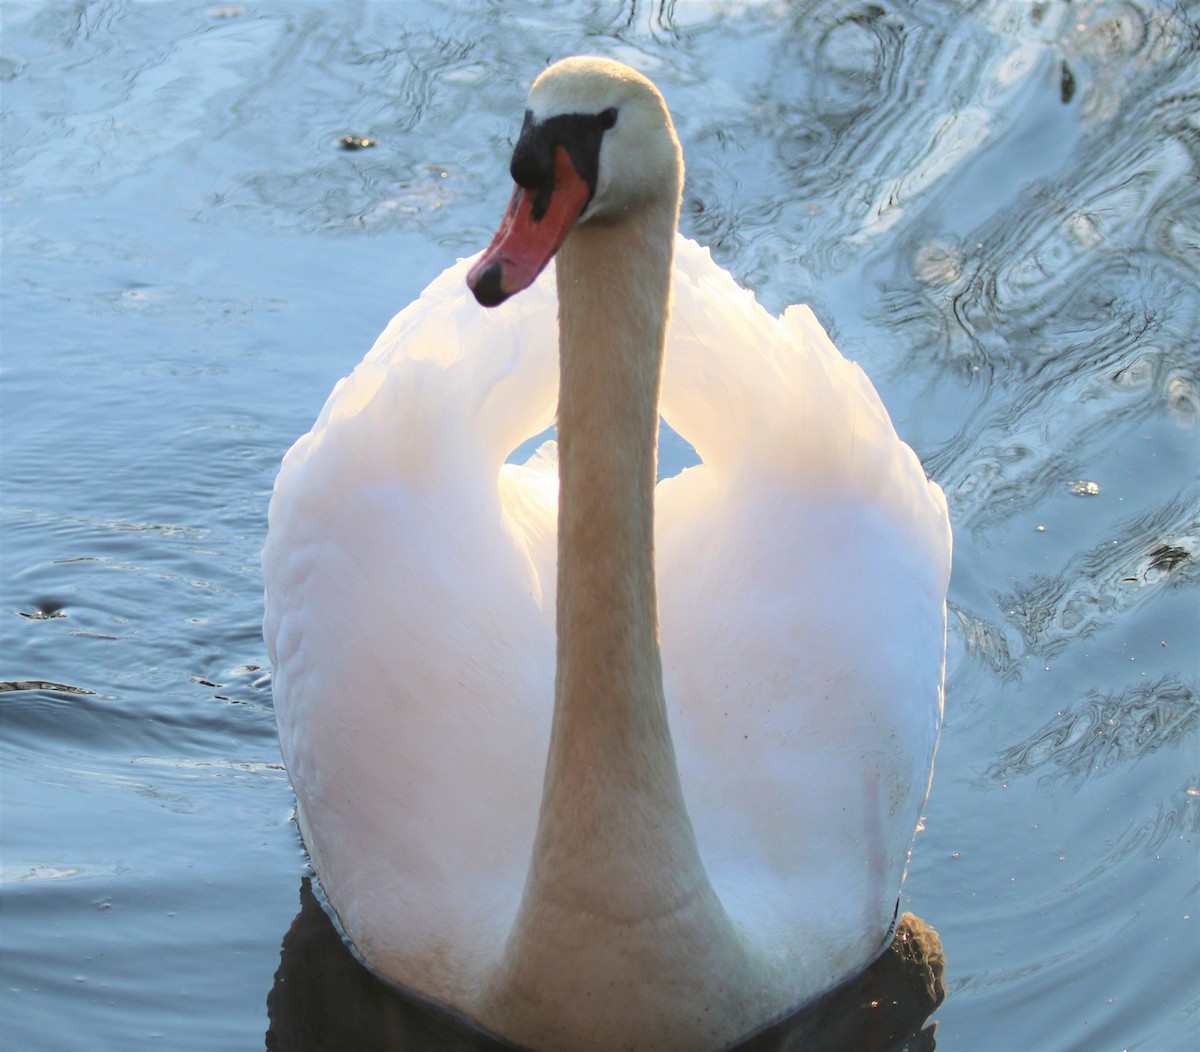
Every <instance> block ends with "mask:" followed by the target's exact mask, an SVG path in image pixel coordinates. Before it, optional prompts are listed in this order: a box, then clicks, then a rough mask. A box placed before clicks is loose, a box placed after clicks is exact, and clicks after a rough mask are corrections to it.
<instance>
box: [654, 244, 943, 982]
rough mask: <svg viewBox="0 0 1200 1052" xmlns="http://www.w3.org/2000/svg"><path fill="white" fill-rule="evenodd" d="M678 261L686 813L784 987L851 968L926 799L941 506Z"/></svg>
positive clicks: (811, 339)
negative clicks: (691, 462)
mask: <svg viewBox="0 0 1200 1052" xmlns="http://www.w3.org/2000/svg"><path fill="white" fill-rule="evenodd" d="M677 258H678V261H679V262H678V270H677V274H676V280H675V298H674V306H673V314H672V322H671V324H672V331H671V337H670V341H669V345H668V351H667V362H666V370H665V376H664V381H663V413H664V416H665V417H666V418H667V421H668V423H670V424H671V425H672V426H673V427H674V428H675V429H676V430H677V431H679V433H680V434H681V435H682V436H683V437H684V438H686V439H688V440H689V441H690V442H691V443H692V444H693V445H694V446H695V447H696V449H697V451H698V452H699V453H700V454H701V456H702V457H703V459H704V463H703V464H702V465H700V466H698V467H695V468H692V469H689V470H688V471H685V472H684V473H683V474H682V475H680V476H678V477H676V478H674V479H669V480H666V481H664V482H663V483H661V484H660V486H659V489H658V492H657V495H656V515H657V523H658V527H657V528H658V533H657V545H658V576H659V583H660V607H661V631H662V647H663V661H664V671H665V677H666V685H667V693H668V701H669V704H670V705H671V719H672V727H673V731H674V734H675V739H676V746H677V752H678V755H679V763H680V772H681V777H682V779H683V782H684V791H685V794H686V798H687V801H688V807H689V811H690V813H691V816H692V819H693V824H694V826H695V828H696V834H697V838H698V841H699V845H700V849H701V853H702V855H703V857H704V861H705V864H706V866H707V868H708V870H709V873H710V875H711V876H712V878H713V881H714V884H715V885H716V887H717V890H718V892H719V894H720V895H721V898H722V901H723V902H725V903H726V906H727V908H728V909H729V911H730V913H731V915H732V916H733V917H734V918H735V920H737V921H738V922H739V923H741V924H742V925H743V926H744V928H745V930H746V931H747V932H748V933H750V934H752V936H753V937H754V938H755V939H756V941H759V942H760V943H765V944H766V945H767V946H768V948H772V949H773V950H775V951H776V952H777V953H778V954H779V955H781V959H786V960H789V961H790V962H791V965H790V966H795V967H802V966H804V958H805V954H815V955H816V956H815V958H814V960H815V961H816V962H817V964H816V965H814V966H819V967H826V966H828V964H829V962H830V961H833V962H836V961H838V960H839V959H840V960H843V961H844V962H846V968H847V969H852V968H854V967H858V966H860V965H861V964H862V963H863V962H864V961H865V959H867V958H869V956H870V954H871V953H873V952H874V951H875V950H876V949H878V947H879V944H880V941H881V940H882V939H883V937H884V934H885V932H886V930H887V926H888V924H889V923H890V921H891V919H892V909H893V906H894V904H895V901H896V894H897V891H898V889H899V885H900V882H901V879H902V875H903V871H904V867H905V865H906V860H907V853H908V850H909V847H910V845H911V842H912V838H913V834H914V830H915V828H916V826H917V822H918V818H919V814H920V809H921V807H922V805H923V803H924V800H925V797H926V794H927V792H928V788H929V779H930V768H931V764H932V760H933V752H934V748H935V745H936V741H937V735H938V730H939V726H940V720H941V707H942V674H943V664H944V650H945V594H946V583H947V579H948V575H949V556H950V533H949V524H948V521H947V518H946V510H945V501H944V499H943V497H942V494H941V491H940V490H939V489H938V488H937V487H936V486H935V485H933V484H932V483H929V482H928V481H927V480H926V477H925V474H924V472H923V470H922V469H921V466H920V464H919V462H918V461H917V458H916V457H915V455H914V454H913V453H912V451H911V449H909V448H908V447H907V446H905V445H904V444H903V443H902V442H900V440H899V439H898V438H897V437H896V434H895V431H894V430H893V428H892V426H891V423H890V420H889V419H888V416H887V413H886V412H885V411H884V409H883V406H882V405H881V403H880V402H879V399H878V396H877V395H876V394H875V391H874V389H873V388H872V387H871V385H870V383H869V381H868V380H867V378H866V377H865V375H863V373H862V371H861V370H860V369H859V368H858V367H857V366H855V365H853V364H852V363H850V362H847V361H846V360H845V359H844V358H842V356H841V355H840V354H839V353H838V352H837V351H836V349H834V347H833V345H832V344H831V343H830V342H829V339H828V337H827V336H826V335H825V332H824V330H823V329H822V328H821V326H820V325H819V323H817V321H816V319H815V318H814V317H813V316H812V313H811V311H808V309H807V308H792V309H791V310H790V311H789V312H788V313H787V314H785V316H784V317H783V318H782V319H777V318H773V317H771V316H770V315H768V314H767V313H766V312H765V311H764V310H762V308H761V307H759V306H758V304H757V303H756V302H755V301H754V298H753V296H752V295H751V294H750V293H748V292H745V291H744V290H742V289H739V288H738V287H737V286H736V285H735V284H734V283H733V281H732V279H731V278H730V277H729V276H728V275H727V274H726V273H725V272H724V271H721V270H720V269H719V268H717V267H716V266H715V265H714V264H713V263H712V261H711V259H710V258H709V257H708V254H707V252H705V251H703V250H700V249H698V248H697V247H696V246H695V245H693V244H692V243H691V242H687V241H684V240H683V239H680V243H679V245H678V249H677ZM813 940H817V941H819V942H821V943H823V946H822V947H821V948H820V949H816V948H815V943H814V942H813ZM839 947H840V949H839ZM833 978H834V979H836V978H838V977H837V976H834V977H833Z"/></svg>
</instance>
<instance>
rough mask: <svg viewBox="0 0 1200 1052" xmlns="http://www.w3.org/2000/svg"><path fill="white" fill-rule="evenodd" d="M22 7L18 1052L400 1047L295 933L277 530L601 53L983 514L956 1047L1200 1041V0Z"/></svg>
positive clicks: (955, 601)
mask: <svg viewBox="0 0 1200 1052" xmlns="http://www.w3.org/2000/svg"><path fill="white" fill-rule="evenodd" d="M0 13H2V17H3V37H2V40H0V88H2V91H3V96H2V102H0V106H2V110H3V114H2V116H3V124H2V127H0V135H2V149H3V153H2V161H0V171H2V176H3V198H2V207H3V233H4V242H3V257H2V260H0V263H2V276H0V291H2V295H3V298H2V302H0V307H2V315H0V325H2V329H0V338H2V341H3V342H2V353H3V359H2V367H3V372H2V374H0V399H2V406H0V408H2V413H3V416H2V424H0V427H2V432H0V441H2V443H3V445H2V460H0V472H2V485H3V489H2V491H0V511H2V515H3V518H2V529H3V533H2V538H0V541H2V549H0V553H2V555H0V557H2V559H3V568H2V573H0V583H2V586H3V592H2V594H0V678H2V680H3V683H0V686H3V688H4V690H3V691H0V764H2V771H3V775H2V777H3V781H2V783H0V791H2V793H3V813H2V823H3V824H2V826H0V878H2V883H0V895H2V899H0V907H2V912H0V950H2V958H0V998H2V1000H0V1046H2V1047H4V1048H6V1049H9V1048H11V1049H47V1050H59V1049H123V1050H124V1049H142V1048H164V1049H171V1050H188V1049H196V1050H212V1049H245V1048H257V1047H263V1046H264V1043H265V1044H266V1045H267V1047H272V1048H284V1047H287V1048H301V1047H310V1048H320V1047H330V1048H338V1047H342V1048H351V1047H360V1048H368V1047H380V1048H386V1047H400V1046H398V1045H394V1044H393V1045H389V1043H388V1040H387V1039H385V1038H384V1037H381V1036H380V1035H383V1034H387V1033H389V1032H391V1031H389V1029H388V1028H389V1027H390V1026H391V1025H392V1024H391V1023H390V1022H388V1018H390V1017H388V1016H387V1011H386V1010H383V1009H378V1005H379V1004H380V1003H381V999H383V1000H386V998H384V995H383V994H381V993H380V992H379V991H378V990H376V989H375V988H373V987H371V986H370V984H369V979H368V977H366V973H364V972H362V971H361V969H360V970H358V971H357V972H356V971H355V970H354V969H355V968H356V967H357V966H355V965H354V964H353V962H352V961H350V960H349V959H348V958H344V959H343V958H337V950H338V944H337V942H336V939H335V938H334V939H332V943H331V941H330V939H329V938H327V937H321V936H320V931H319V929H320V917H321V914H320V912H319V910H316V912H315V915H316V917H317V920H316V921H314V924H315V925H316V927H315V928H306V929H304V931H306V932H310V933H311V932H317V934H310V935H304V934H303V933H301V934H297V932H300V930H301V929H300V927H299V925H297V927H296V928H293V920H294V919H296V917H297V910H298V907H299V902H300V899H299V896H300V894H301V892H302V890H303V891H304V893H305V895H306V896H307V898H308V901H309V905H310V907H311V908H310V910H309V913H310V914H312V911H313V909H315V906H314V904H313V903H312V901H311V896H310V895H309V892H308V890H307V886H306V885H304V886H302V881H303V880H304V878H305V876H306V874H307V869H306V863H305V857H304V853H303V849H302V847H301V845H300V842H299V838H298V836H297V833H296V829H295V826H294V824H293V822H292V821H291V808H292V797H291V792H290V789H289V787H288V783H287V779H286V775H285V773H284V771H283V770H282V768H281V766H280V762H279V756H278V751H277V748H276V744H275V737H274V725H273V717H272V713H271V698H270V682H269V676H268V674H267V670H266V669H265V668H264V666H265V653H264V648H263V644H262V641H261V637H260V634H259V621H260V617H261V579H260V573H259V569H258V551H259V548H260V546H261V543H262V539H263V535H264V532H265V529H266V506H267V501H268V498H269V494H270V488H271V484H272V480H273V477H274V473H275V470H276V467H277V465H278V462H279V459H280V457H281V456H282V454H283V452H284V451H285V450H286V448H287V447H288V445H289V444H290V443H291V442H292V441H293V439H294V438H295V437H296V436H298V435H299V434H301V433H302V432H303V431H305V430H306V429H307V428H308V426H309V425H310V424H311V422H312V420H313V418H314V417H315V415H316V413H317V411H318V410H319V408H320V406H321V404H322V401H323V400H324V397H325V395H326V394H327V393H328V391H329V389H330V388H331V387H332V385H333V383H334V382H335V381H336V379H337V378H338V377H340V376H341V375H343V374H344V373H346V372H347V371H349V369H350V368H351V367H352V366H353V364H354V363H355V362H356V361H357V360H358V359H359V358H360V357H361V356H362V354H363V353H364V352H365V350H366V349H367V348H368V347H369V346H370V344H371V342H372V341H373V339H374V337H375V335H376V334H377V333H378V332H379V331H380V330H381V329H382V328H383V326H384V324H385V323H386V321H387V320H388V318H389V317H390V316H391V315H392V314H393V313H394V312H395V311H397V310H398V309H399V308H400V307H402V306H403V305H404V304H406V303H407V302H408V301H409V300H411V299H412V298H414V297H415V296H416V295H417V294H418V293H419V291H420V290H421V288H422V287H423V286H424V284H425V283H427V282H428V281H429V280H430V279H431V278H432V277H433V276H434V275H436V274H437V273H438V272H440V271H441V270H442V269H443V268H444V267H445V266H447V265H448V264H449V263H450V262H452V261H453V260H454V259H455V258H456V257H457V256H460V255H465V254H467V253H469V252H471V251H474V250H475V249H477V248H479V247H481V246H482V245H483V244H485V243H486V241H487V240H488V238H489V237H490V235H491V233H492V231H493V229H494V224H495V222H496V221H497V219H498V217H499V214H500V211H501V209H502V208H503V206H504V203H505V201H506V200H507V195H508V185H507V184H508V176H507V157H508V153H509V152H510V150H511V146H512V142H513V139H514V136H515V133H516V131H517V129H518V127H519V122H520V115H521V111H522V108H523V100H524V94H525V91H526V90H527V88H528V84H529V82H530V80H531V79H532V78H533V76H534V75H535V74H536V73H537V72H538V71H539V70H540V69H541V68H542V66H543V65H544V64H545V62H546V61H547V60H548V59H550V58H553V57H558V56H561V55H564V54H567V53H571V52H578V51H589V52H597V53H602V54H608V55H612V56H614V57H617V58H621V59H623V60H625V61H628V62H631V63H632V64H634V65H636V66H638V67H639V68H641V69H642V70H643V71H645V72H646V73H647V74H649V75H650V76H651V77H653V78H654V79H655V80H656V81H657V82H658V83H659V85H660V86H661V88H662V89H663V91H664V93H665V95H666V97H667V100H668V102H669V104H670V105H671V107H672V109H673V112H674V114H675V117H676V122H677V125H678V127H679V131H680V134H681V138H682V140H683V144H684V149H685V154H686V158H687V162H688V186H687V191H686V197H685V202H684V212H683V226H684V230H685V233H687V234H689V235H690V236H693V237H695V238H696V239H697V240H699V241H701V242H702V243H706V244H709V245H711V246H712V247H713V250H714V253H715V255H716V256H717V258H718V260H719V261H720V262H721V263H722V264H723V265H725V266H727V267H728V268H729V269H730V270H731V271H732V272H733V273H734V274H735V275H736V276H738V278H739V279H740V280H741V281H743V283H745V284H747V285H749V286H750V287H753V288H754V289H755V290H756V291H757V292H758V294H759V296H760V299H761V300H762V301H763V302H764V303H766V304H767V305H768V306H770V307H771V308H773V309H780V308H782V307H783V306H785V305H786V304H788V303H791V302H794V301H806V302H809V303H811V304H812V305H813V306H814V308H815V309H816V311H817V313H818V315H819V316H820V317H821V318H822V320H823V321H824V322H825V323H826V325H827V326H828V327H829V329H830V332H831V333H832V335H833V336H834V338H835V340H836V341H837V342H838V343H839V345H840V346H841V347H842V349H843V350H844V351H845V352H846V353H847V354H848V355H850V356H851V357H854V358H857V359H858V360H859V361H861V362H862V363H863V365H864V366H865V367H866V368H867V370H868V372H869V373H870V374H871V376H872V377H873V379H874V380H875V382H876V385H877V386H878V388H879V390H880V392H881V394H882V395H883V398H884V400H885V402H886V403H887V404H888V406H889V408H890V409H891V411H892V414H893V417H894V419H895V420H896V423H897V427H898V428H899V430H900V432H901V434H902V435H903V436H904V437H905V438H906V439H907V440H908V441H909V442H910V443H911V444H913V446H914V448H916V449H917V451H918V452H919V453H920V455H921V456H922V458H923V460H924V461H925V464H926V467H927V469H928V470H929V472H930V473H931V474H932V475H933V477H935V478H936V479H938V481H940V482H941V484H942V485H943V487H944V488H945V490H946V493H947V497H948V498H949V501H950V507H951V514H952V517H953V520H954V525H955V543H956V550H955V562H954V577H953V582H952V586H951V614H950V642H949V659H948V660H949V665H948V670H947V703H946V725H945V731H944V733H943V738H942V745H941V751H940V753H939V755H938V760H937V769H936V774H935V780H934V787H933V794H932V796H931V798H930V801H929V804H928V808H927V810H926V816H925V820H924V830H923V832H922V833H921V834H920V835H919V836H918V838H917V843H916V849H915V854H914V857H913V862H912V866H911V869H910V874H909V879H908V882H907V884H906V885H905V901H904V903H903V907H904V909H906V910H911V911H913V912H915V913H917V914H919V915H920V916H922V917H924V918H925V919H926V921H928V922H929V923H930V924H931V925H933V927H935V928H936V929H937V930H938V932H939V933H940V935H941V941H942V947H943V951H944V954H945V985H946V997H945V1000H944V1002H943V1003H942V1005H941V1007H940V1008H939V1009H938V1010H937V1011H936V1013H935V1014H934V1016H933V1018H932V1020H931V1023H932V1025H933V1026H934V1031H933V1032H928V1031H927V1032H926V1035H925V1037H924V1038H922V1039H921V1040H923V1041H925V1042H926V1044H925V1045H923V1046H920V1047H932V1045H931V1044H930V1042H935V1043H936V1047H937V1048H939V1049H957V1050H972V1052H974V1050H985V1049H1012V1048H1022V1049H1030V1050H1034V1049H1038V1050H1041V1049H1047V1050H1051V1049H1053V1050H1058V1049H1080V1050H1084V1049H1100V1048H1103V1049H1126V1048H1127V1049H1144V1050H1148V1052H1163V1050H1165V1052H1172V1050H1183V1049H1191V1048H1194V1047H1198V1046H1200V988H1198V987H1200V983H1198V981H1197V979H1196V976H1197V975H1200V927H1198V920H1200V916H1198V914H1200V897H1198V894H1197V892H1198V889H1200V698H1198V692H1200V659H1198V643H1200V602H1198V593H1197V582H1198V577H1200V574H1198V570H1197V567H1198V565H1200V564H1198V559H1200V440H1198V439H1200V431H1198V428H1200V424H1198V422H1197V418H1198V416H1200V345H1198V343H1197V333H1200V124H1198V122H1197V114H1198V113H1200V28H1198V25H1200V5H1197V4H1195V3H1190V4H1189V3H1182V4H1181V3H1174V4H1167V3H1163V4H1158V3H1152V2H1149V0H1136V2H1134V0H1130V2H1125V3H1120V2H1103V3H1100V2H1086V0H1085V2H1077V3H1065V2H1052V0H1045V2H1037V3H1030V2H1016V0H993V2H978V3H969V2H949V0H928V2H926V0H922V3H920V4H909V3H902V2H899V0H886V2H878V3H874V2H873V3H869V4H868V3H859V2H853V3H852V2H846V0H824V2H820V3H817V2H807V3H806V2H795V3H746V4H741V5H732V4H716V3H685V2H677V3H664V4H660V3H638V2H628V3H605V2H594V3H574V4H553V5H552V4H541V3H533V2H518V3H503V4H501V3H470V4H450V3H445V4H437V3H431V2H420V3H405V4H370V3H367V4H345V5H343V4H325V5H318V4H307V3H283V2H277V3H252V4H245V5H219V6H218V5H213V4H200V5H181V4H166V3H162V4H159V3H138V4H134V3H75V4H66V3H51V4H25V3H5V4H4V5H3V7H2V8H0ZM347 134H359V135H369V136H370V137H372V138H374V139H376V140H378V145H377V146H375V147H371V148H367V149H361V150H357V151H347V150H343V149H341V148H339V147H338V145H337V139H338V138H339V137H340V136H342V135H347ZM684 456H686V450H682V449H679V448H677V447H674V446H672V447H669V449H668V459H670V458H676V459H680V458H682V457H684ZM670 466H671V465H670V463H668V464H667V467H668V468H670ZM289 929H291V930H292V933H293V934H292V935H291V936H290V938H289V943H290V949H289V950H286V951H285V952H284V954H283V956H282V958H281V944H282V943H283V941H284V936H285V934H286V933H288V932H289ZM326 935H328V933H326ZM322 938H324V941H322ZM297 947H299V949H298V950H297ZM331 947H332V948H331ZM292 951H295V952H292ZM335 958H336V959H335ZM281 961H282V964H281ZM297 961H299V962H300V963H299V964H297V963H296V962H297ZM325 969H329V970H334V969H336V970H337V975H338V976H339V978H338V979H337V981H336V982H335V981H334V980H332V979H329V980H328V981H326V978H325V977H326V975H327V972H326V971H325ZM277 970H279V971H280V976H281V979H280V981H279V982H277V980H276V972H277ZM300 973H303V974H304V975H307V976H308V977H309V978H308V980H307V981H308V982H309V983H310V985H309V986H307V987H305V990H306V993H305V995H304V998H303V1001H304V1004H303V1006H302V1007H301V1008H299V1009H298V1008H297V1007H296V1003H295V997H294V996H293V997H292V1001H291V1002H289V1000H288V997H289V992H291V991H294V990H295V988H296V982H295V981H294V980H290V979H289V977H291V976H295V975H296V974H300ZM289 981H290V982H291V985H289ZM269 1000H270V1004H271V1015H270V1017H269V1016H268V1001H269ZM289 1004H290V1007H289ZM377 1009H378V1011H381V1012H382V1013H383V1015H382V1016H380V1018H383V1019H384V1022H382V1023H381V1024H380V1025H379V1026H378V1027H377V1028H376V1029H375V1030H373V1031H372V1034H373V1036H371V1037H361V1036H358V1037H353V1038H351V1037H347V1036H346V1034H347V1033H348V1032H346V1031H343V1033H342V1036H341V1037H340V1038H328V1039H327V1040H326V1039H325V1038H320V1037H317V1036H313V1035H317V1034H324V1033H326V1032H327V1031H326V1030H325V1029H322V1028H323V1027H327V1026H334V1025H345V1026H352V1025H357V1023H356V1022H355V1021H356V1020H359V1021H361V1020H362V1019H364V1018H366V1017H367V1016H369V1015H371V1013H372V1012H373V1011H376V1010H377ZM306 1013H308V1014H306ZM321 1013H323V1016H322V1022H321V1023H320V1025H318V1024H317V1023H315V1022H313V1017H315V1015H320V1014H321ZM377 1014H378V1012H377ZM285 1017H286V1018H285ZM417 1017H418V1018H417V1022H415V1023H413V1022H412V1021H411V1020H410V1022H409V1024H408V1025H409V1026H410V1028H413V1029H411V1032H412V1033H415V1034H417V1035H418V1038H417V1039H416V1040H417V1047H420V1041H421V1040H424V1041H425V1046H426V1047H431V1048H437V1047H450V1044H451V1041H450V1038H448V1037H447V1036H446V1035H447V1034H448V1033H449V1032H450V1030H452V1029H453V1027H452V1026H451V1024H450V1023H447V1022H446V1021H444V1020H441V1019H439V1017H437V1015H436V1013H432V1014H430V1013H428V1012H427V1013H426V1014H425V1015H421V1013H420V1012H418V1013H417ZM286 1019H290V1020H291V1022H290V1023H289V1022H287V1021H286ZM297 1019H299V1020H300V1024H296V1020H297ZM364 1025H365V1024H364ZM447 1027H449V1028H450V1029H447ZM422 1028H424V1029H422ZM268 1031H270V1036H268ZM456 1032H457V1031H456ZM305 1034H307V1035H309V1036H308V1037H307V1038H306V1037H304V1036H303V1035H305ZM296 1035H300V1036H299V1037H297V1036H296ZM421 1035H424V1037H423V1038H422V1036H421ZM323 1040H326V1043H325V1044H322V1043H321V1042H322V1041H323ZM455 1040H458V1039H457V1038H456V1039H455ZM462 1040H467V1039H462ZM305 1041H308V1044H307V1045H305V1044H304V1042H305ZM372 1042H374V1044H372ZM468 1044H469V1042H468ZM404 1047H413V1046H412V1045H411V1044H409V1045H405V1046H404ZM461 1047H467V1046H466V1045H463V1046H461Z"/></svg>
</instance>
